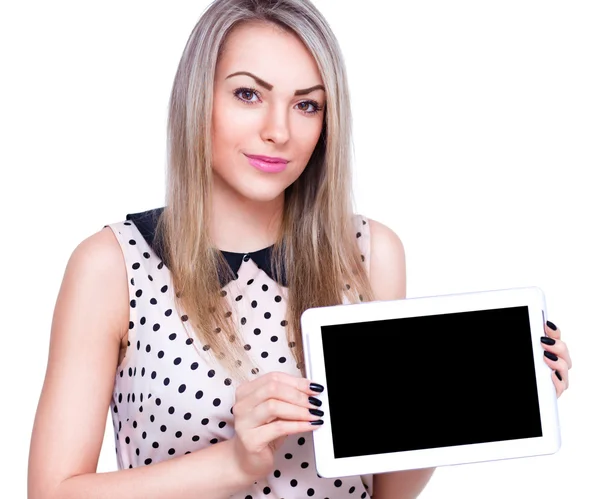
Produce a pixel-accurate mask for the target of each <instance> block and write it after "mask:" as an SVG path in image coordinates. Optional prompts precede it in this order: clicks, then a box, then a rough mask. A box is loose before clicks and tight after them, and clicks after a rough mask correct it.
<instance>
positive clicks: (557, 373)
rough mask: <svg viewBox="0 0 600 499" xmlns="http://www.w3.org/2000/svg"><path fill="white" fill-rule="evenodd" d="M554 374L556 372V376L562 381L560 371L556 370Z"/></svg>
mask: <svg viewBox="0 0 600 499" xmlns="http://www.w3.org/2000/svg"><path fill="white" fill-rule="evenodd" d="M554 374H556V377H557V378H558V379H559V380H560V381H562V376H561V375H560V373H559V372H558V371H554Z"/></svg>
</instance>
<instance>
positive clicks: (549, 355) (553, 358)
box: [544, 350, 558, 360]
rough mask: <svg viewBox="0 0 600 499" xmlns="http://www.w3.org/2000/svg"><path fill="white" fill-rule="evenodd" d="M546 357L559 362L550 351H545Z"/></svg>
mask: <svg viewBox="0 0 600 499" xmlns="http://www.w3.org/2000/svg"><path fill="white" fill-rule="evenodd" d="M544 355H545V356H546V357H548V358H549V359H550V360H558V357H557V356H556V355H554V354H553V353H552V352H548V350H544Z"/></svg>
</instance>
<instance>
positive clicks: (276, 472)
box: [273, 470, 281, 478]
mask: <svg viewBox="0 0 600 499" xmlns="http://www.w3.org/2000/svg"><path fill="white" fill-rule="evenodd" d="M273 476H274V477H275V478H279V477H280V476H281V471H279V470H275V471H274V472H273Z"/></svg>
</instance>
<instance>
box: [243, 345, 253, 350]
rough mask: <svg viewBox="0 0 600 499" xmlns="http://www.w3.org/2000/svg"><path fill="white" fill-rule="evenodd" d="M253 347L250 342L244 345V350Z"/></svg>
mask: <svg viewBox="0 0 600 499" xmlns="http://www.w3.org/2000/svg"><path fill="white" fill-rule="evenodd" d="M251 348H252V347H251V346H250V345H248V344H246V345H244V350H250V349H251Z"/></svg>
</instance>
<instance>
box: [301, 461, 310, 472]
mask: <svg viewBox="0 0 600 499" xmlns="http://www.w3.org/2000/svg"><path fill="white" fill-rule="evenodd" d="M300 467H301V468H302V469H303V470H305V469H306V468H308V463H306V462H304V463H302V464H301V465H300Z"/></svg>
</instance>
